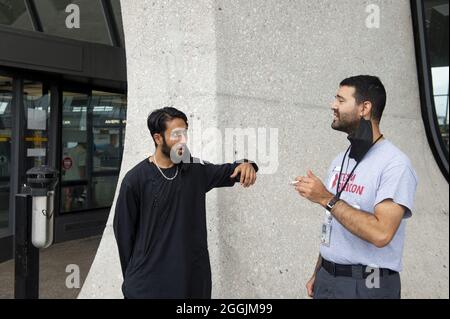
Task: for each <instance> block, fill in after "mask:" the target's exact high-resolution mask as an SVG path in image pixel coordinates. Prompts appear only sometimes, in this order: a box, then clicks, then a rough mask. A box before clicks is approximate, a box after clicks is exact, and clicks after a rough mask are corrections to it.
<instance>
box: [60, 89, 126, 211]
mask: <svg viewBox="0 0 450 319" xmlns="http://www.w3.org/2000/svg"><path fill="white" fill-rule="evenodd" d="M63 110H64V111H63V127H62V142H63V151H62V169H61V172H62V196H61V211H62V212H65V213H68V212H74V211H83V210H88V209H97V208H105V207H109V206H111V203H112V200H113V197H114V193H115V189H116V184H117V179H118V175H119V170H120V164H121V161H122V152H123V141H124V136H125V118H126V97H125V96H124V95H121V94H114V93H108V92H99V91H93V92H92V94H90V95H88V94H80V93H72V92H64V94H63Z"/></svg>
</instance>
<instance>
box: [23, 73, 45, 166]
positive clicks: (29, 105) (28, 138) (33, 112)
mask: <svg viewBox="0 0 450 319" xmlns="http://www.w3.org/2000/svg"><path fill="white" fill-rule="evenodd" d="M23 106H24V110H25V117H26V127H25V156H26V161H25V162H26V165H25V171H27V170H29V169H30V168H33V167H35V166H40V165H47V164H48V138H49V136H48V134H49V127H50V94H49V92H48V90H47V89H46V88H44V85H43V84H42V83H40V82H34V81H27V80H25V81H24V87H23Z"/></svg>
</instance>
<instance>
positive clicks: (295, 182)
mask: <svg viewBox="0 0 450 319" xmlns="http://www.w3.org/2000/svg"><path fill="white" fill-rule="evenodd" d="M298 183H300V182H299V181H294V182H290V183H289V185H292V186H295V185H297V184H298Z"/></svg>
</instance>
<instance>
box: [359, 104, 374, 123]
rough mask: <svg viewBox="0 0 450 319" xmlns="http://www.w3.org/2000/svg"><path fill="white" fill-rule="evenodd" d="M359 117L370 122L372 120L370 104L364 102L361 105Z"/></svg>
mask: <svg viewBox="0 0 450 319" xmlns="http://www.w3.org/2000/svg"><path fill="white" fill-rule="evenodd" d="M360 115H361V117H363V118H364V119H366V120H370V119H371V118H372V102H369V101H365V102H364V103H363V104H362V109H361V114H360Z"/></svg>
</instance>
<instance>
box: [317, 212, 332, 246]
mask: <svg viewBox="0 0 450 319" xmlns="http://www.w3.org/2000/svg"><path fill="white" fill-rule="evenodd" d="M332 222H333V217H332V216H331V214H330V213H329V212H328V211H327V220H326V221H325V222H324V223H323V224H322V234H321V236H320V242H321V243H322V245H324V246H327V247H330V243H331V230H332V229H333V227H332V226H331V224H332Z"/></svg>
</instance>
